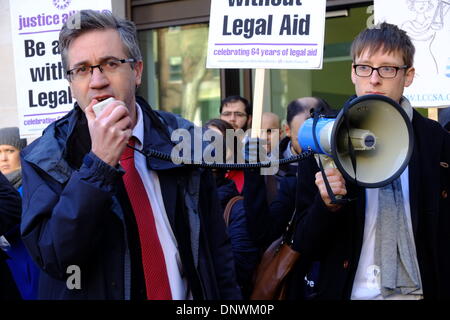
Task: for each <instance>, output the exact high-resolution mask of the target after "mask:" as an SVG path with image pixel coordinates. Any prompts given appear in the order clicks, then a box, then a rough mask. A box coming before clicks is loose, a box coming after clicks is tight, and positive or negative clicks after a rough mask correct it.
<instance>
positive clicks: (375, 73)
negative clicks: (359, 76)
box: [370, 70, 381, 83]
mask: <svg viewBox="0 0 450 320" xmlns="http://www.w3.org/2000/svg"><path fill="white" fill-rule="evenodd" d="M380 79H381V77H380V75H379V74H378V70H373V72H372V74H371V75H370V82H371V83H379V82H380Z"/></svg>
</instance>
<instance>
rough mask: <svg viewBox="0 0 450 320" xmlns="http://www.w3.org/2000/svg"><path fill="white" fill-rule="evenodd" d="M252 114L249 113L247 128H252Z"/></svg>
mask: <svg viewBox="0 0 450 320" xmlns="http://www.w3.org/2000/svg"><path fill="white" fill-rule="evenodd" d="M252 119H253V118H252V115H251V114H249V115H248V120H247V128H251V127H252Z"/></svg>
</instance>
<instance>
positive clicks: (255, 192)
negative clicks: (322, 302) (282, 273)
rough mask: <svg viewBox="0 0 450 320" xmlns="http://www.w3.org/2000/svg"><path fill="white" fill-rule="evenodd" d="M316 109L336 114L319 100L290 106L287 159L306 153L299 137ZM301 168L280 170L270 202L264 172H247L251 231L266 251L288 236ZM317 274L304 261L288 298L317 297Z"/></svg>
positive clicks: (285, 143) (246, 204) (246, 197)
mask: <svg viewBox="0 0 450 320" xmlns="http://www.w3.org/2000/svg"><path fill="white" fill-rule="evenodd" d="M312 109H314V110H316V111H317V112H319V113H321V114H324V115H327V116H333V115H335V114H336V112H335V111H334V110H333V109H331V108H330V106H329V105H328V103H327V102H326V101H325V100H323V99H321V98H318V97H303V98H299V99H296V100H293V101H292V102H290V103H289V104H288V107H287V116H286V118H287V127H286V133H287V135H288V136H287V137H286V138H285V139H283V140H282V142H281V143H280V144H281V145H282V146H283V148H282V147H280V152H282V155H283V158H289V157H291V156H293V155H297V154H300V153H301V152H302V148H301V146H300V145H299V142H298V141H297V134H298V131H299V129H300V127H301V126H302V124H303V122H304V121H305V120H306V119H308V118H309V117H310V115H311V113H310V111H311V110H312ZM297 165H298V162H294V163H292V164H287V165H285V166H281V167H280V170H279V172H278V173H277V175H276V176H277V177H278V181H279V186H278V189H277V190H278V191H277V193H276V197H275V199H274V200H273V201H270V200H269V197H268V195H267V194H268V192H267V190H266V189H267V188H268V186H267V182H266V180H267V179H266V177H265V176H263V175H261V174H260V170H257V169H248V170H245V175H244V177H245V184H244V191H243V196H244V207H245V212H246V214H247V224H248V230H249V233H250V235H251V238H252V239H253V241H254V242H255V243H256V244H257V245H258V247H260V248H262V249H266V248H267V247H268V246H269V245H270V244H271V243H272V242H273V241H275V240H276V239H277V238H279V237H280V236H281V235H282V234H283V233H284V231H285V230H286V227H287V225H288V223H289V221H290V219H291V217H292V214H293V212H294V210H295V203H296V189H297ZM280 173H281V174H280ZM317 274H318V266H317V265H313V267H309V265H308V263H303V262H302V259H300V263H298V265H296V266H295V268H294V270H293V272H292V274H291V275H290V277H289V280H288V281H289V283H288V286H287V295H286V298H287V299H289V300H294V299H300V300H303V299H309V298H310V297H311V296H312V295H313V294H314V281H315V280H316V279H317ZM305 276H307V278H306V279H305Z"/></svg>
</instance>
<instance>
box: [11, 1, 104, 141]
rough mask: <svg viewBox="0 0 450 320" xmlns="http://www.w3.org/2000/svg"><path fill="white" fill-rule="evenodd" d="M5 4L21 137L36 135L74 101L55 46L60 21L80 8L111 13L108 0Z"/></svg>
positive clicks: (64, 20) (68, 108)
mask: <svg viewBox="0 0 450 320" xmlns="http://www.w3.org/2000/svg"><path fill="white" fill-rule="evenodd" d="M9 5H10V12H11V27H12V41H13V47H14V67H15V76H16V92H17V110H18V114H19V129H20V133H21V136H23V137H30V136H39V135H41V133H42V130H43V129H44V128H45V127H47V126H48V125H49V124H50V123H51V122H53V121H55V120H57V119H59V118H61V117H63V116H64V115H65V114H67V112H69V111H70V110H71V109H72V107H73V103H74V100H73V98H72V95H71V92H70V88H69V83H68V82H67V80H66V79H65V77H64V70H63V67H62V63H61V56H60V54H59V50H58V37H59V31H60V30H61V28H62V25H63V24H64V22H66V21H67V19H68V18H69V17H70V16H72V15H74V14H75V13H77V12H78V11H79V10H82V9H93V10H99V11H103V10H107V11H111V0H96V1H92V0H39V1H36V0H10V2H9ZM76 24H77V21H76V19H75V21H74V26H73V27H74V28H76V27H77V26H76ZM3 76H6V75H3Z"/></svg>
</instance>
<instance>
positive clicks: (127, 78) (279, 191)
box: [0, 10, 450, 300]
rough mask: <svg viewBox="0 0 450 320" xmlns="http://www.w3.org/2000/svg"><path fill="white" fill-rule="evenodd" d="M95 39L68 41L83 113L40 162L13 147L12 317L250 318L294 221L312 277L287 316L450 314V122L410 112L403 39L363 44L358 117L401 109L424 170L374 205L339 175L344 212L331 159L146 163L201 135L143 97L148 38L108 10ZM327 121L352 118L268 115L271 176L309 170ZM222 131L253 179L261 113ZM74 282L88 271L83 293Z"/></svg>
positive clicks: (6, 165) (229, 108)
mask: <svg viewBox="0 0 450 320" xmlns="http://www.w3.org/2000/svg"><path fill="white" fill-rule="evenodd" d="M79 21H80V26H79V28H71V27H70V25H64V26H63V28H62V30H61V32H60V37H59V44H60V52H61V58H62V64H63V67H64V69H65V71H66V73H67V80H68V81H69V84H70V88H71V92H72V94H73V96H74V98H75V99H76V101H77V102H76V103H75V105H74V108H73V110H72V111H70V112H69V113H68V114H67V115H66V116H65V117H63V118H61V119H59V120H57V121H55V122H54V123H52V124H50V125H49V126H48V127H47V128H46V129H45V130H44V132H43V133H42V136H41V137H39V138H38V139H36V140H35V141H33V142H32V143H31V144H30V145H28V146H26V141H25V140H24V139H21V138H20V134H19V129H18V128H3V129H0V171H1V174H0V236H1V238H0V249H1V250H0V299H2V300H4V299H10V300H15V299H49V300H53V299H77V300H85V299H86V300H87V299H116V300H128V299H130V300H147V299H148V300H241V299H244V300H247V299H249V298H250V297H251V294H252V290H253V285H254V282H253V281H254V277H255V272H256V269H257V267H258V264H259V262H260V260H261V257H262V254H263V253H264V251H265V250H266V249H267V248H268V246H269V245H270V244H271V243H272V242H273V241H274V240H275V239H277V238H279V237H280V236H281V235H282V234H283V233H284V231H285V229H286V226H287V224H288V223H289V221H290V219H291V217H292V216H293V213H294V212H296V222H295V229H294V234H293V241H292V248H293V249H294V250H295V251H297V252H299V253H300V259H299V261H298V262H297V263H296V265H295V267H294V268H293V270H292V271H291V273H290V274H289V277H288V280H287V292H286V299H292V300H294V299H295V300H310V299H328V300H330V299H332V300H347V299H445V298H447V299H448V298H450V291H449V290H448V289H447V288H448V286H449V285H450V272H449V271H450V256H449V255H448V252H450V251H449V250H450V217H449V214H450V204H449V202H450V200H449V198H448V192H449V191H450V190H449V189H450V178H449V176H450V175H449V166H448V164H449V163H450V134H449V133H448V129H449V128H448V125H449V123H450V121H448V116H446V119H447V122H445V120H443V121H441V125H442V126H441V125H440V124H439V123H438V122H436V121H433V120H430V119H427V118H424V117H423V116H421V115H420V114H419V113H418V112H417V111H415V110H414V109H413V108H412V107H411V104H410V103H409V101H408V100H407V99H406V98H405V97H404V96H403V91H404V89H405V87H408V86H409V85H411V83H412V82H413V80H414V73H415V70H414V50H415V49H414V46H413V44H412V42H411V40H410V39H409V37H408V36H407V34H406V33H405V32H404V31H403V30H401V29H399V28H398V27H397V26H395V25H391V24H388V23H382V24H380V25H378V26H377V27H376V28H368V29H365V30H363V31H362V32H361V33H360V34H359V35H358V36H357V37H356V39H355V40H354V42H353V43H352V47H351V55H352V59H353V63H352V69H351V80H352V82H353V83H354V85H355V93H356V95H355V96H352V97H350V98H349V101H351V100H353V99H355V98H356V97H360V96H363V95H367V94H379V95H384V96H387V97H389V98H391V99H392V100H394V101H395V102H397V103H399V104H400V105H401V106H402V108H403V109H404V111H405V112H406V114H407V115H408V117H409V121H411V124H412V128H413V131H414V135H413V136H414V149H413V152H412V155H411V158H410V160H409V163H408V165H407V167H406V169H405V170H404V172H403V173H402V174H401V176H400V177H399V178H398V179H396V180H394V181H393V182H392V183H390V184H388V185H387V186H384V187H380V188H373V189H369V188H363V187H361V186H357V185H355V184H354V183H353V182H352V181H348V180H346V179H345V178H344V176H343V175H342V173H341V172H340V171H339V170H338V169H335V168H331V169H326V170H325V171H324V173H325V175H326V178H327V180H328V181H329V185H330V187H331V190H332V192H333V193H334V194H335V195H337V196H342V197H347V198H349V199H352V201H348V202H347V203H345V204H342V203H338V204H336V203H335V202H333V201H332V200H331V198H330V192H329V190H327V188H326V186H325V179H324V177H323V175H322V173H321V172H320V170H319V167H318V164H317V162H316V160H315V158H314V157H309V158H306V159H305V160H302V161H299V162H294V163H290V164H285V165H282V166H280V167H279V170H278V171H277V172H276V173H275V174H273V175H263V174H261V172H260V169H204V168H199V167H196V166H190V165H187V164H177V163H173V162H170V161H166V160H161V159H158V158H153V157H147V156H146V154H148V152H149V150H158V151H160V152H164V153H167V154H170V153H171V151H172V148H173V147H174V146H175V144H174V142H173V141H172V140H171V133H172V132H174V131H175V130H177V129H184V130H187V131H188V132H190V133H192V136H194V130H195V129H196V128H195V126H194V124H192V123H191V122H189V121H187V120H185V119H183V118H181V117H179V116H178V115H174V114H171V113H167V112H162V111H159V110H155V109H153V108H152V107H151V106H150V105H149V104H148V103H147V101H146V100H145V99H143V98H141V97H139V96H137V95H136V90H137V87H139V85H140V84H141V78H142V72H143V61H142V56H141V53H140V49H139V46H138V40H137V35H136V28H135V26H134V24H133V23H132V22H130V21H128V20H125V19H121V18H118V17H116V16H114V15H112V14H109V13H98V12H95V11H92V10H82V11H81V12H80V20H79ZM110 97H113V98H114V99H115V100H114V101H112V102H109V103H108V104H107V105H106V107H105V108H104V109H103V110H102V111H100V112H99V113H98V114H96V112H95V111H94V108H93V106H94V105H96V104H97V103H99V102H101V101H104V100H106V99H108V98H110ZM314 111H315V112H318V111H320V113H321V114H322V115H326V116H336V114H337V111H336V110H334V109H333V108H331V107H330V106H329V105H328V103H327V102H326V101H325V100H323V99H321V98H319V97H300V98H298V99H295V100H293V101H292V102H290V103H289V104H288V105H287V113H286V125H285V128H284V130H281V127H280V119H279V117H278V115H276V114H274V113H270V112H264V113H263V115H262V123H261V129H262V132H263V135H262V136H261V137H260V138H259V139H257V142H258V148H263V149H262V150H264V153H265V156H267V158H273V157H274V156H275V157H276V158H279V159H286V158H290V157H292V156H294V155H299V154H301V153H302V151H304V150H302V147H301V145H300V143H299V141H298V138H297V134H298V131H299V128H300V127H301V126H302V124H303V123H304V121H305V120H306V119H308V118H310V117H311V116H312V114H313V112H314ZM219 114H220V116H219V118H218V119H211V120H210V121H208V122H207V123H205V125H204V128H203V129H204V130H214V131H215V132H216V133H217V134H219V135H221V136H222V137H225V136H227V132H230V131H231V132H233V133H237V134H236V135H235V137H236V138H235V139H234V140H233V143H232V144H231V145H230V144H229V143H224V144H223V150H222V153H221V154H223V162H228V163H233V162H236V160H237V159H238V156H237V153H238V152H240V151H241V150H244V151H242V152H243V154H244V158H245V159H244V160H245V161H248V158H247V157H248V154H247V153H246V151H245V148H246V146H247V147H248V143H249V142H248V141H249V140H251V139H249V137H248V132H249V131H247V129H250V128H251V126H252V120H253V119H252V104H251V103H250V102H249V100H247V99H246V98H244V97H241V96H238V95H237V96H229V97H226V98H225V99H223V100H222V101H221V105H220V107H219ZM443 119H444V118H443ZM444 128H445V129H444ZM282 131H284V134H281V132H282ZM393 139H395V137H393ZM280 140H281V141H280ZM224 141H225V142H226V139H224ZM258 150H259V149H258ZM247 151H248V149H247ZM192 152H193V151H192ZM73 267H76V269H78V270H81V271H82V272H81V274H80V278H79V279H78V281H79V283H78V285H76V286H70V285H68V279H69V277H71V276H72V275H73V274H72V273H71V272H69V270H74V269H73ZM76 269H75V270H76Z"/></svg>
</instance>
